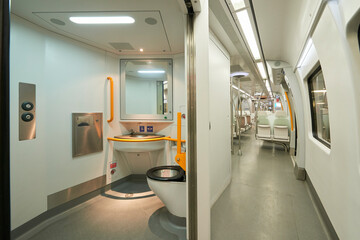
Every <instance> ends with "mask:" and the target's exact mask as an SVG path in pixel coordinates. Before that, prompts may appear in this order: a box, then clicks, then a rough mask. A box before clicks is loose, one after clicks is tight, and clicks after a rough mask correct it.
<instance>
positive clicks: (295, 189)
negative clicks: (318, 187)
mask: <svg viewBox="0 0 360 240" xmlns="http://www.w3.org/2000/svg"><path fill="white" fill-rule="evenodd" d="M241 141H242V143H243V145H242V156H241V157H240V156H239V155H237V154H234V155H233V156H232V182H231V183H230V185H229V186H228V188H227V189H226V190H225V192H224V193H223V195H222V196H221V197H220V198H219V199H218V201H217V202H216V203H215V204H214V206H213V208H212V210H211V236H212V237H211V239H212V240H227V239H231V240H232V239H241V240H257V239H262V240H265V239H271V240H282V239H284V240H293V239H301V240H322V239H328V238H327V235H326V233H325V231H324V229H323V227H322V224H321V222H320V220H319V218H318V215H317V213H316V211H315V208H314V207H313V204H312V201H311V199H310V196H309V194H308V190H307V186H306V184H305V182H303V181H298V180H296V179H295V177H294V173H293V166H292V162H291V159H290V156H289V154H288V153H286V152H285V151H284V149H283V147H282V146H280V145H275V144H272V143H267V142H263V141H258V140H255V137H254V132H253V131H250V132H248V133H245V134H244V135H243V136H242V138H241ZM235 150H236V151H235V152H237V149H235Z"/></svg>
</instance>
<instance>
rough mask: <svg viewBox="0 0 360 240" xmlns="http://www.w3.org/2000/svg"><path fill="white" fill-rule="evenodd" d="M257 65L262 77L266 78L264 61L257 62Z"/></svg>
mask: <svg viewBox="0 0 360 240" xmlns="http://www.w3.org/2000/svg"><path fill="white" fill-rule="evenodd" d="M256 65H257V67H258V69H259V72H260V75H261V77H262V78H263V79H266V72H265V68H264V64H263V63H262V62H258V63H256Z"/></svg>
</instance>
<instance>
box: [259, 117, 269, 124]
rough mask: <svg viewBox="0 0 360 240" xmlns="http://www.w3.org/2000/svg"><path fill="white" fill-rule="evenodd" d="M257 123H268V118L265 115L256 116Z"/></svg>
mask: <svg viewBox="0 0 360 240" xmlns="http://www.w3.org/2000/svg"><path fill="white" fill-rule="evenodd" d="M258 125H270V122H269V119H268V118H267V117H260V118H258Z"/></svg>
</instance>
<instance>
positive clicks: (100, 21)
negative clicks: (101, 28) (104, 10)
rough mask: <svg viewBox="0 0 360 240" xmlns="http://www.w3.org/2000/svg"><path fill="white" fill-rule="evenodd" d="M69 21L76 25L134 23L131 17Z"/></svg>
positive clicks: (82, 18) (78, 18)
mask: <svg viewBox="0 0 360 240" xmlns="http://www.w3.org/2000/svg"><path fill="white" fill-rule="evenodd" d="M69 19H70V21H72V22H73V23H77V24H129V23H134V22H135V19H134V18H132V17H127V16H122V17H70V18H69Z"/></svg>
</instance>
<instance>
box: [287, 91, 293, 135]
mask: <svg viewBox="0 0 360 240" xmlns="http://www.w3.org/2000/svg"><path fill="white" fill-rule="evenodd" d="M285 96H286V100H287V102H288V106H289V112H290V121H291V131H294V122H293V117H292V111H291V105H290V101H289V97H288V94H287V92H285Z"/></svg>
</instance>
